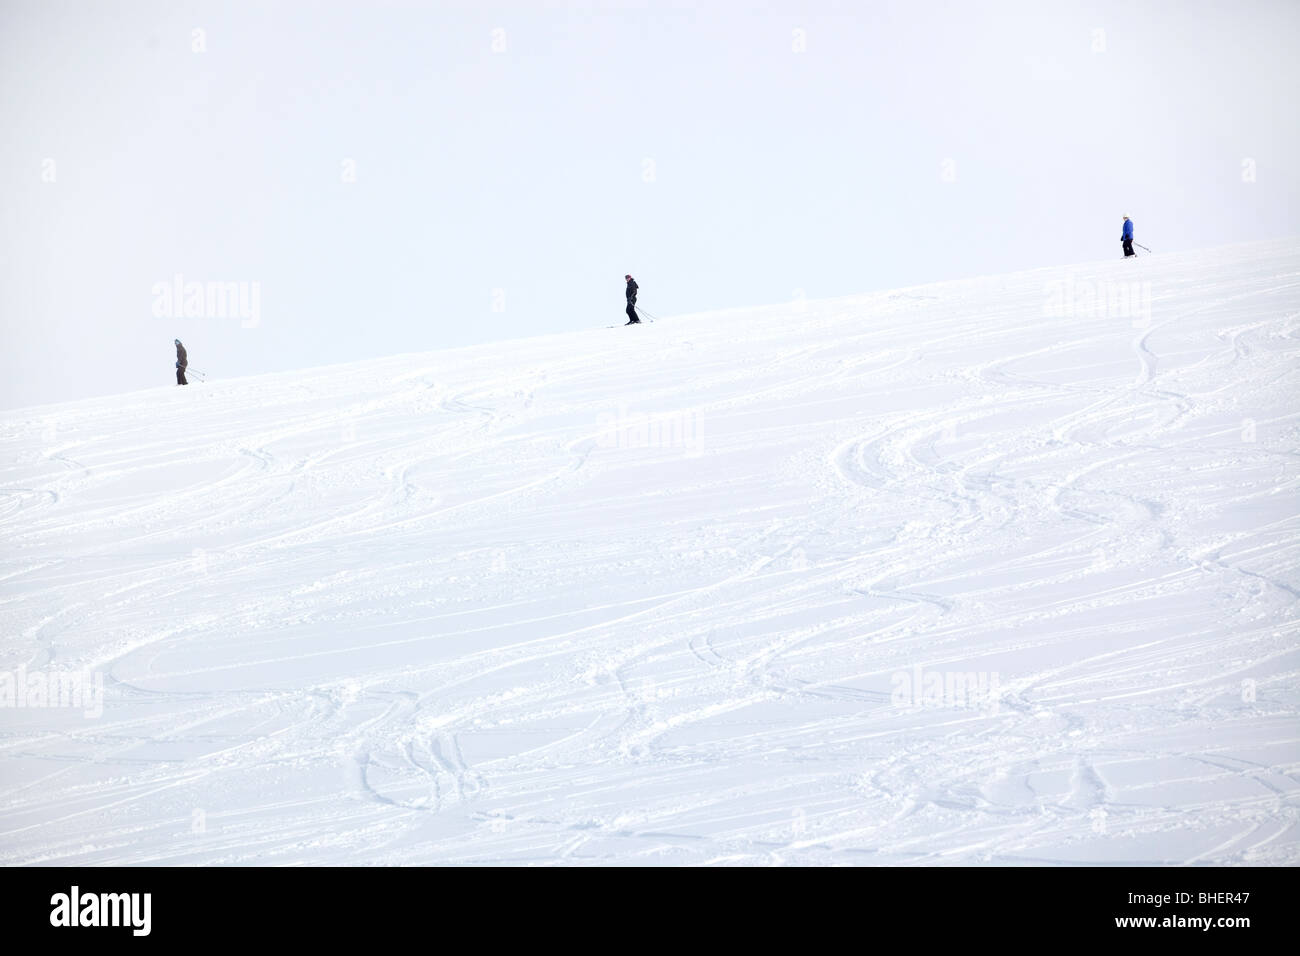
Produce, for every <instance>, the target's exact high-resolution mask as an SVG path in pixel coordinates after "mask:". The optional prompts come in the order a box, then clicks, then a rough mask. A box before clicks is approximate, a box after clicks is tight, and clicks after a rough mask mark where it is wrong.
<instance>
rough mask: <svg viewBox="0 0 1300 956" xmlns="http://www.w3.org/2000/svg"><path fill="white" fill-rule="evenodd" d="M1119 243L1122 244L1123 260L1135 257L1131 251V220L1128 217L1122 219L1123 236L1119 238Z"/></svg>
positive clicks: (1134, 253)
mask: <svg viewBox="0 0 1300 956" xmlns="http://www.w3.org/2000/svg"><path fill="white" fill-rule="evenodd" d="M1119 241H1120V242H1122V243H1124V258H1125V259H1127V258H1128V257H1129V256H1135V255H1137V253H1136V252H1134V251H1133V220H1132V219H1130V218H1129V217H1128V216H1125V217H1124V235H1122V236H1120V237H1119Z"/></svg>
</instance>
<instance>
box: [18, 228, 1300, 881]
mask: <svg viewBox="0 0 1300 956" xmlns="http://www.w3.org/2000/svg"><path fill="white" fill-rule="evenodd" d="M1117 248H1118V246H1117ZM647 279H648V281H647V282H646V283H645V286H644V289H645V294H644V295H643V299H644V301H645V304H646V305H647V307H649V308H651V309H654V301H653V287H654V286H653V278H652V277H647ZM1116 290H1119V291H1121V292H1124V293H1127V294H1129V301H1128V302H1127V306H1128V307H1127V308H1126V307H1125V303H1123V302H1122V301H1121V300H1119V299H1116V298H1114V293H1115V292H1116ZM617 291H618V290H617V288H616V289H615V293H617ZM1089 293H1095V295H1094V296H1093V297H1092V298H1091V299H1090V298H1088V296H1089ZM1108 293H1110V294H1111V296H1112V297H1111V298H1107V294H1108ZM620 311H621V304H620V302H619V300H618V296H617V295H615V297H614V299H613V300H612V301H611V303H610V312H609V316H608V317H602V318H603V319H604V320H605V321H614V320H617V319H618V317H619V315H620ZM656 311H657V310H656ZM358 320H359V321H366V320H367V319H366V317H364V316H359V317H358ZM267 321H273V319H271V318H268V320H267ZM601 325H602V326H603V323H601ZM160 334H161V335H162V336H163V337H164V338H167V339H169V338H170V337H171V330H170V329H167V330H162V331H161V333H160ZM247 334H248V335H250V336H251V335H256V334H257V332H256V330H253V331H249V332H248V333H247ZM182 337H183V336H182ZM1298 350H1300V241H1295V240H1288V241H1281V242H1269V243H1260V244H1252V245H1248V246H1235V247H1230V248H1227V249H1219V250H1212V251H1205V252H1195V253H1185V254H1174V255H1164V256H1141V257H1140V258H1138V259H1136V260H1133V261H1127V262H1126V261H1122V260H1118V259H1117V260H1115V261H1106V262H1102V263H1093V264H1085V265H1080V266H1077V267H1073V268H1070V269H1042V270H1036V271H1032V272H1025V273H1020V274H1016V275H1010V276H1004V277H996V278H987V279H976V280H970V281H957V282H946V283H942V284H938V285H931V286H925V287H919V288H912V289H906V290H900V291H894V292H885V293H878V294H873V295H864V296H857V297H852V298H845V299H838V300H832V301H823V302H807V303H800V302H795V303H792V304H786V305H783V306H775V307H769V308H761V309H737V310H734V311H729V312H725V313H715V314H709V315H695V316H680V317H676V318H672V319H665V320H663V321H659V322H657V323H655V324H653V325H645V326H643V327H641V328H631V329H625V328H621V327H620V328H615V329H607V328H604V327H599V328H595V329H593V330H592V331H589V332H584V333H580V334H566V335H557V336H550V337H543V338H537V339H532V340H527V341H514V342H505V343H500V344H494V345H490V346H481V347H474V348H467V349H458V350H455V351H445V352H433V353H426V354H418V355H403V356H397V357H393V358H390V359H386V360H382V361H368V362H359V363H356V364H350V365H340V366H334V367H330V368H320V369H309V370H305V371H299V372H293V373H286V374H281V375H268V376H261V377H256V378H247V379H242V380H232V381H218V380H213V381H209V382H208V383H207V384H206V385H198V384H196V385H192V386H191V387H189V388H177V387H175V386H174V385H173V386H167V387H159V388H153V389H150V390H147V391H141V392H137V393H134V394H129V395H121V396H114V397H109V398H102V399H96V400H90V401H81V402H77V403H72V404H66V405H57V406H45V407H40V408H30V409H23V410H19V411H13V412H7V413H3V414H0V449H2V456H0V465H2V466H3V478H2V484H3V496H2V497H0V529H2V530H0V535H2V536H0V547H2V551H0V625H2V633H3V652H2V655H0V669H4V670H7V671H8V672H11V673H12V674H15V675H16V674H17V673H18V669H19V668H20V667H22V668H24V669H25V670H24V672H25V673H27V674H30V673H33V672H36V673H41V674H45V675H47V676H48V675H51V674H55V673H66V672H70V671H78V672H81V671H83V670H84V671H88V672H92V673H96V674H98V675H100V676H101V677H102V678H103V680H104V701H103V713H102V715H101V716H97V717H96V716H93V715H92V716H87V714H86V713H85V712H83V710H78V709H74V708H69V707H63V708H55V707H35V706H24V707H8V708H5V709H0V721H2V723H0V862H3V863H7V864H16V863H56V862H57V863H64V864H103V863H113V864H158V863H166V864H196V863H202V864H285V863H384V864H393V863H501V862H504V863H594V862H603V863H609V862H615V863H692V864H700V863H769V862H786V863H864V864H869V863H891V864H915V863H920V864H946V863H986V862H992V863H1005V864H1014V863H1068V862H1111V863H1138V864H1155V863H1172V862H1180V863H1201V864H1210V863H1216V864H1221V863H1261V864H1280V863H1289V864H1294V863H1297V862H1300V829H1298V827H1297V807H1298V805H1300V787H1298V786H1297V780H1296V770H1297V758H1298V757H1300V746H1298V745H1297V738H1298V737H1300V722H1298V720H1297V716H1298V715H1297V697H1298V695H1297V680H1296V677H1297V665H1298V664H1300V654H1298V653H1297V640H1296V638H1297V614H1296V611H1297V603H1296V601H1297V588H1300V580H1298V578H1300V576H1298V575H1297V559H1298V558H1300V547H1298V545H1297V497H1296V486H1297V478H1298V477H1300V467H1298V466H1297V453H1298V452H1300V429H1298V427H1297V424H1298V417H1300V416H1298V413H1297V403H1296V397H1297V388H1296V386H1297V379H1296V372H1297V354H1298ZM192 358H193V360H194V362H195V364H196V365H198V366H199V367H200V368H202V367H203V362H202V356H201V355H194V356H193V357H192ZM168 364H169V363H166V362H164V363H163V365H164V367H163V368H162V369H161V370H160V376H166V375H168V374H170V372H169V369H168V368H167V367H166V366H167V365H168ZM918 671H919V673H920V674H921V675H922V685H921V687H922V688H930V690H925V691H924V692H923V691H922V690H916V692H915V693H913V692H912V690H910V689H909V682H910V681H912V680H913V679H914V678H915V677H916V675H917V673H918ZM932 674H937V675H939V678H940V680H949V679H953V678H952V675H954V674H961V675H966V674H973V675H977V678H976V681H977V683H976V686H977V687H983V688H984V689H985V691H986V693H984V694H983V696H979V695H970V696H967V697H965V698H962V697H961V696H960V690H959V688H956V687H953V688H949V689H948V690H944V691H943V692H942V693H940V692H938V691H936V692H934V693H931V692H930V691H931V690H933V685H932V684H930V683H928V681H929V678H928V677H927V676H926V675H932ZM14 679H15V680H16V679H17V678H16V677H15V678H14ZM979 681H983V682H984V683H983V684H980V683H978V682H979ZM909 695H910V696H909ZM12 700H14V701H16V700H17V698H16V697H14V698H12Z"/></svg>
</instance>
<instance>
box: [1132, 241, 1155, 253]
mask: <svg viewBox="0 0 1300 956" xmlns="http://www.w3.org/2000/svg"><path fill="white" fill-rule="evenodd" d="M1133 245H1135V246H1137V247H1138V248H1139V249H1147V247H1146V246H1144V245H1142V243H1140V242H1135V243H1133ZM1150 251H1151V250H1150V249H1147V252H1150Z"/></svg>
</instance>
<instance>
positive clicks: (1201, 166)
mask: <svg viewBox="0 0 1300 956" xmlns="http://www.w3.org/2000/svg"><path fill="white" fill-rule="evenodd" d="M696 6H698V7H699V9H696V8H695V7H696ZM1298 27H1300V3H1295V2H1293V0H1281V2H1236V0H1233V2H1220V3H1209V2H1164V3H1152V2H1140V0H1128V2H1086V3H1072V2H1055V0H1035V2H1025V3H1012V2H952V3H936V2H900V3H886V2H855V3H849V2H844V3H832V2H805V3H798V2H793V0H791V2H776V3H768V4H758V3H754V2H752V0H750V2H716V0H710V2H708V3H705V2H704V0H698V2H697V4H694V5H692V4H684V3H664V2H641V3H632V2H628V3H595V2H583V3H567V4H566V3H559V2H532V3H524V2H515V3H469V2H459V3H448V2H439V3H376V2H365V3H362V2H351V3H341V2H306V0H301V2H274V3H272V2H262V3H251V2H190V3H184V2H170V0H159V2H153V0H142V2H102V0H101V2H88V0H87V2H52V0H25V2H13V0H0V183H2V184H3V186H2V188H3V194H2V195H0V199H2V200H3V201H2V202H0V217H2V218H0V223H2V224H3V229H2V230H0V318H2V320H3V349H2V350H0V383H2V384H0V407H7V408H12V407H15V406H23V405H30V404H36V403H44V402H52V401H60V400H64V399H71V398H79V397H84V396H88V395H96V394H104V393H111V392H120V391H129V390H134V389H137V388H143V387H148V386H152V385H160V384H166V383H168V382H170V381H173V380H174V379H173V371H172V364H173V348H172V344H171V342H172V339H173V338H175V337H178V336H179V337H180V338H181V339H183V340H184V341H185V343H186V345H187V347H188V348H189V352H190V361H191V362H192V364H193V365H194V366H195V367H196V368H199V369H202V370H204V371H206V372H207V373H208V374H209V376H214V377H222V378H224V377H230V376H235V375H243V374H250V373H257V372H266V371H278V370H292V369H295V368H300V367H304V366H309V365H318V364H324V363H331V362H343V361H350V360H353V359H358V358H366V357H373V356H382V355H390V354H394V353H399V352H410V351H423V350H427V349H434V348H441V347H447V346H454V345H461V344H468V343H472V342H481V341H490V340H494V339H502V338H514V337H519V336H523V335H533V334H540V333H545V332H552V331H566V330H573V329H580V328H586V327H601V326H605V325H608V324H611V323H614V322H621V321H623V316H622V310H623V274H624V273H626V272H631V273H633V274H634V275H635V276H636V277H637V279H638V281H639V282H640V284H641V288H642V294H641V304H642V305H643V306H645V307H646V308H647V309H648V310H649V311H650V312H652V313H654V314H656V315H667V314H672V313H680V312H694V311H701V310H708V309H714V308H726V307H733V306H742V305H755V304H762V303H769V302H780V301H784V300H789V299H790V298H792V297H793V296H794V295H795V294H796V290H802V292H803V294H804V295H806V296H807V297H809V298H820V297H825V296H836V295H847V294H851V293H856V292H865V291H869V290H872V289H880V288H889V287H892V286H901V285H910V284H916V283H919V282H925V281H930V280H938V279H945V278H955V277H960V276H969V275H979V274H985V273H997V272H1007V271H1011V270H1015V269H1020V268H1028V267H1032V266H1040V265H1051V264H1056V263H1067V262H1072V261H1081V260H1089V259H1096V258H1102V257H1107V256H1112V255H1115V256H1117V255H1119V254H1120V249H1119V241H1118V240H1119V233H1120V224H1121V222H1120V217H1121V215H1122V214H1124V213H1127V214H1129V215H1131V216H1132V217H1133V219H1134V221H1135V223H1136V226H1137V238H1138V241H1139V242H1142V243H1144V244H1146V245H1148V246H1150V247H1151V248H1152V249H1153V250H1155V251H1156V252H1157V253H1158V252H1163V251H1174V250H1177V249H1186V248H1192V247H1203V246H1208V245H1217V244H1221V243H1230V242H1237V241H1243V240H1249V239H1259V238H1272V237H1277V236H1285V235H1294V234H1296V233H1298V232H1300V151H1298V149H1297V147H1298V146H1300V123H1297V121H1296V112H1297V102H1300V96H1297V94H1298V93H1300V67H1297V65H1296V60H1297V58H1296V47H1297V39H1298V38H1300V29H1297V28H1298ZM195 29H200V30H202V31H203V35H202V39H203V43H204V44H205V45H206V50H205V51H204V52H195V51H194V50H193V45H194V42H195V35H194V33H193V31H194V30H195ZM495 29H500V30H503V31H504V40H505V45H506V49H505V51H504V52H494V50H493V39H494V35H493V31H494V30H495ZM796 29H800V30H803V31H805V33H804V36H805V37H806V50H805V51H804V52H796V51H795V49H794V47H795V46H796V36H795V33H794V31H795V30H796ZM1096 30H1103V31H1104V38H1101V37H1099V35H1098V34H1095V33H1094V31H1096ZM1099 39H1101V40H1102V42H1104V50H1103V51H1100V52H1095V51H1094V45H1096V44H1097V43H1098V41H1099ZM346 160H351V161H352V162H353V163H354V164H355V166H354V169H355V182H345V181H344V175H343V173H344V163H345V161H346ZM948 160H951V165H947V166H946V165H945V161H948ZM1247 160H1253V162H1254V171H1255V177H1256V179H1255V181H1254V182H1247V181H1243V163H1244V162H1245V161H1247ZM51 161H52V162H51ZM647 161H650V162H651V163H652V164H653V167H652V173H653V175H652V176H649V175H648V169H649V168H650V167H647ZM945 171H949V172H950V173H951V177H950V178H952V180H953V181H951V182H949V181H945ZM50 179H52V180H53V181H49V180H50ZM647 179H649V180H650V181H647ZM178 273H179V274H181V275H182V276H184V278H185V280H186V281H198V282H219V281H230V282H244V283H250V284H251V283H257V284H258V286H257V288H258V290H259V292H260V315H259V320H260V321H259V323H258V324H257V326H256V327H255V328H245V327H243V324H242V323H241V322H240V321H239V320H238V319H233V318H224V319H223V318H219V317H203V318H175V319H170V318H158V317H156V316H155V315H154V314H153V307H154V304H155V296H154V287H155V285H156V284H157V283H160V282H166V283H170V282H171V281H172V278H173V276H175V275H176V274H178ZM249 288H250V289H251V285H250V286H249ZM497 290H501V291H500V292H499V293H498V292H497ZM494 304H495V305H496V306H497V307H501V306H504V310H503V311H494ZM609 334H621V333H609ZM627 334H635V332H634V330H629V332H628V333H627ZM490 372H491V370H485V374H490Z"/></svg>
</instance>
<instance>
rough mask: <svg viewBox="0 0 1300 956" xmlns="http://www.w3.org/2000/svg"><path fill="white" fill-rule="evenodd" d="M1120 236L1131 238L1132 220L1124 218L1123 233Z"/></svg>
mask: <svg viewBox="0 0 1300 956" xmlns="http://www.w3.org/2000/svg"><path fill="white" fill-rule="evenodd" d="M1120 238H1121V239H1132V238H1133V220H1132V219H1125V220H1124V235H1122V236H1120Z"/></svg>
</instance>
